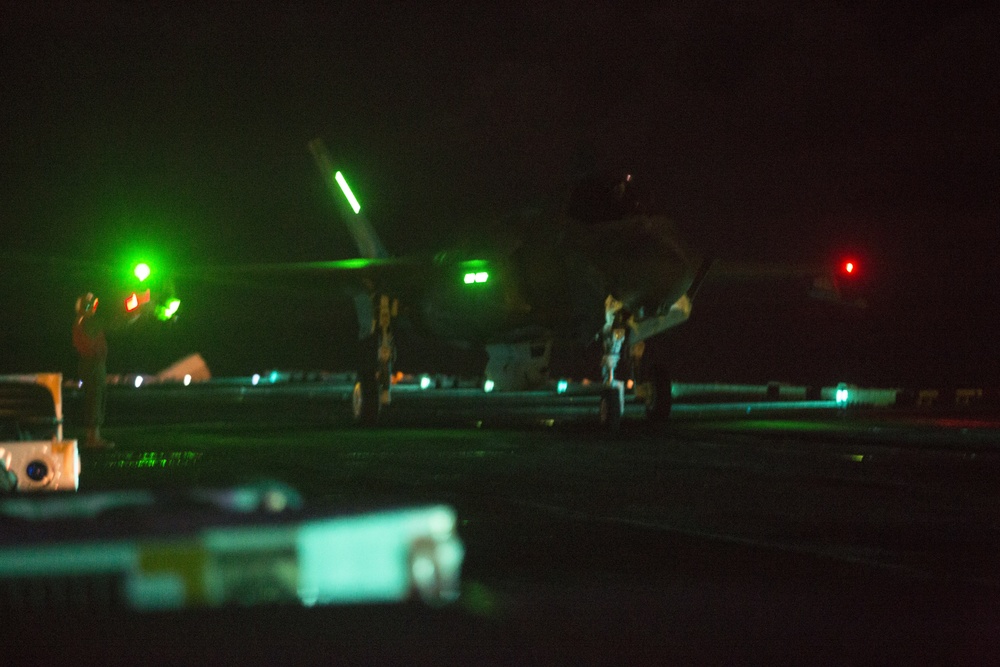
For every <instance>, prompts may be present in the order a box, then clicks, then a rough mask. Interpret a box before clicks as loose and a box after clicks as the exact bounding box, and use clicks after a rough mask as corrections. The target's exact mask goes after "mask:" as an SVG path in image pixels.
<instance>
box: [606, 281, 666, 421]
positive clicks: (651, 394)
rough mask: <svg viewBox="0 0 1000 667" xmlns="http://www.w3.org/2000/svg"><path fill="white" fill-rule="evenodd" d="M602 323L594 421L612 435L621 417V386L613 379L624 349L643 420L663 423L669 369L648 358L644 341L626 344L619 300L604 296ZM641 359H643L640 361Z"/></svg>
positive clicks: (626, 317)
mask: <svg viewBox="0 0 1000 667" xmlns="http://www.w3.org/2000/svg"><path fill="white" fill-rule="evenodd" d="M604 317H605V324H604V328H603V329H602V330H601V340H602V342H603V345H604V356H603V357H602V358H601V380H602V386H601V402H600V411H599V413H598V419H599V421H600V424H601V426H602V427H603V428H605V429H606V430H608V431H610V432H612V433H615V432H617V431H618V429H619V428H620V427H621V420H622V416H623V415H624V414H625V383H624V382H623V381H622V380H620V379H618V377H616V372H617V370H618V365H619V362H620V361H621V358H622V353H623V350H628V352H629V357H630V360H631V365H632V375H633V378H634V380H635V383H636V384H635V395H636V397H637V398H639V399H640V400H642V401H643V402H644V403H645V404H646V418H647V420H649V421H651V422H663V421H665V420H666V419H667V418H668V417H669V416H670V411H671V409H672V407H673V396H672V392H671V382H670V370H669V367H668V366H667V364H666V362H665V360H663V359H658V358H652V359H650V358H648V357H649V356H650V355H648V354H646V352H647V350H646V343H645V341H639V342H637V343H635V344H633V345H631V346H630V345H629V344H628V334H629V322H628V320H629V315H628V314H627V313H626V311H625V309H624V307H623V304H622V302H621V301H618V300H617V299H615V298H614V297H613V296H610V295H609V296H608V297H607V299H605V301H604ZM644 357H645V358H644Z"/></svg>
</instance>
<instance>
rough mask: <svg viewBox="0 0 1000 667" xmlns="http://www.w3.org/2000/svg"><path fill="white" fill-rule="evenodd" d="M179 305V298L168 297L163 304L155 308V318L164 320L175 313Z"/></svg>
mask: <svg viewBox="0 0 1000 667" xmlns="http://www.w3.org/2000/svg"><path fill="white" fill-rule="evenodd" d="M180 307H181V300H180V299H170V300H169V301H167V302H166V303H165V304H164V305H162V306H160V307H159V308H157V309H156V318H157V319H159V320H162V321H163V322H166V321H167V320H169V319H170V318H171V317H173V316H174V315H176V314H177V309H178V308H180Z"/></svg>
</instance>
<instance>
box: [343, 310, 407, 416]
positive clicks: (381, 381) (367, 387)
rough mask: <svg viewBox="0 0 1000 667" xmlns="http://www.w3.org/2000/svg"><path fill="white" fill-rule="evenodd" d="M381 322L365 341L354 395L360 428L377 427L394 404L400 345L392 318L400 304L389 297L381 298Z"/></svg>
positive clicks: (374, 326) (379, 313) (361, 351)
mask: <svg viewBox="0 0 1000 667" xmlns="http://www.w3.org/2000/svg"><path fill="white" fill-rule="evenodd" d="M377 299H378V301H377V303H378V306H377V313H378V315H377V319H376V320H375V321H373V322H372V332H371V333H370V334H369V335H368V336H365V337H364V338H363V339H361V344H360V349H359V354H358V357H359V359H358V360H359V363H358V376H357V381H356V382H355V383H354V391H353V393H352V395H351V412H352V414H353V416H354V421H355V422H357V423H359V424H365V425H371V424H374V423H375V422H376V421H377V420H378V418H379V416H380V415H383V414H384V413H385V412H386V410H387V409H388V407H389V404H390V403H391V401H392V365H393V363H394V362H395V361H396V342H395V339H394V338H393V335H392V318H393V317H394V316H395V315H396V313H397V310H398V308H399V306H398V302H397V301H395V300H390V298H389V297H388V296H386V295H384V294H383V295H379V296H378V297H377Z"/></svg>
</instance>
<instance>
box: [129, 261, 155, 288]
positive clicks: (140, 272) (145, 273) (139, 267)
mask: <svg viewBox="0 0 1000 667" xmlns="http://www.w3.org/2000/svg"><path fill="white" fill-rule="evenodd" d="M132 273H133V274H135V277H136V278H138V279H139V282H140V283H141V282H143V281H144V280H146V278H148V277H149V274H150V273H152V270H150V268H149V264H146V263H145V262H142V263H139V264H136V265H135V269H134V270H133V271H132Z"/></svg>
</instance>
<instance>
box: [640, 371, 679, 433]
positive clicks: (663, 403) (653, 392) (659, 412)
mask: <svg viewBox="0 0 1000 667" xmlns="http://www.w3.org/2000/svg"><path fill="white" fill-rule="evenodd" d="M650 370H651V373H650V374H649V378H648V387H649V389H648V392H649V393H648V395H647V396H646V419H648V420H650V421H653V422H663V421H666V420H667V418H668V417H669V416H670V411H671V410H672V409H673V407H674V397H673V393H672V392H671V382H670V372H669V371H668V370H667V369H666V368H665V367H663V366H656V367H654V368H652V369H650Z"/></svg>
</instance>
